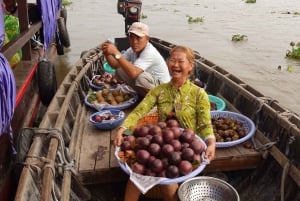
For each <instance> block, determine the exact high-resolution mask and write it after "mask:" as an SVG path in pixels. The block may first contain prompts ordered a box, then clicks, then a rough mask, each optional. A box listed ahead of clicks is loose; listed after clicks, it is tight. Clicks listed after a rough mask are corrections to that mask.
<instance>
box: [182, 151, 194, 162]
mask: <svg viewBox="0 0 300 201" xmlns="http://www.w3.org/2000/svg"><path fill="white" fill-rule="evenodd" d="M181 153H182V154H181V158H182V159H183V160H188V161H190V162H192V161H193V160H194V154H195V152H194V150H193V149H191V148H185V149H183V150H182V152H181Z"/></svg>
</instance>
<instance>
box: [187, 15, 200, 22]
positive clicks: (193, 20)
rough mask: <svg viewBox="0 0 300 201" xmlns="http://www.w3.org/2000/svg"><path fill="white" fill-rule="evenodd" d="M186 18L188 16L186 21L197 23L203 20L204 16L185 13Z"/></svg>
mask: <svg viewBox="0 0 300 201" xmlns="http://www.w3.org/2000/svg"><path fill="white" fill-rule="evenodd" d="M187 18H188V23H199V22H203V21H204V17H196V18H193V17H191V16H189V15H187Z"/></svg>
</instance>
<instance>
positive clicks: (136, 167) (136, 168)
mask: <svg viewBox="0 0 300 201" xmlns="http://www.w3.org/2000/svg"><path fill="white" fill-rule="evenodd" d="M132 171H133V172H135V173H138V174H144V172H145V167H144V165H142V164H140V163H138V162H135V163H134V164H133V165H132Z"/></svg>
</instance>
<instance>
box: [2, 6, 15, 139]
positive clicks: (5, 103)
mask: <svg viewBox="0 0 300 201" xmlns="http://www.w3.org/2000/svg"><path fill="white" fill-rule="evenodd" d="M0 19H1V20H0V47H1V48H2V45H3V43H4V37H5V30H4V21H3V12H2V9H0ZM15 101H16V82H15V78H14V74H13V72H12V69H11V67H10V65H9V63H8V61H7V59H6V57H5V56H4V55H3V54H2V53H0V136H1V135H2V134H4V133H9V134H10V139H11V140H12V129H11V126H10V122H11V119H12V117H13V113H14V107H15Z"/></svg>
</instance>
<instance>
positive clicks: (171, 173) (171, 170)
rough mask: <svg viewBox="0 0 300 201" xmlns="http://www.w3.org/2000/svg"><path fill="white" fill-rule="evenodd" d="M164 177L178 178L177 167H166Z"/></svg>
mask: <svg viewBox="0 0 300 201" xmlns="http://www.w3.org/2000/svg"><path fill="white" fill-rule="evenodd" d="M166 176H167V177H168V178H176V177H178V176H179V169H178V167H177V166H175V165H170V166H169V167H167V169H166Z"/></svg>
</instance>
